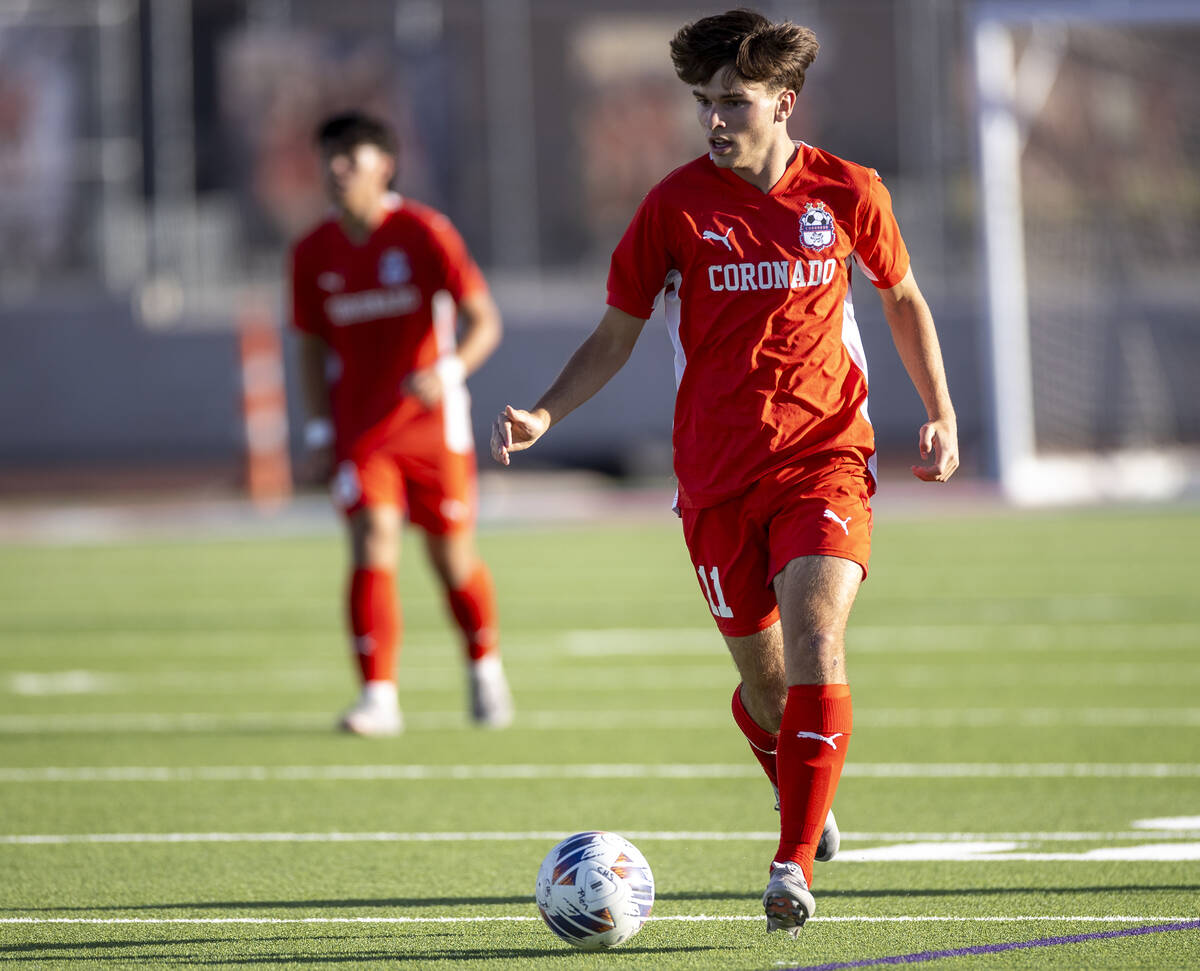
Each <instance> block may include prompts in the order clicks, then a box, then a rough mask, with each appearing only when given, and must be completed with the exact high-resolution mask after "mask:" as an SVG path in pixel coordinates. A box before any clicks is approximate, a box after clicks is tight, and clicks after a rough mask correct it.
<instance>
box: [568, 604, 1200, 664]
mask: <svg viewBox="0 0 1200 971" xmlns="http://www.w3.org/2000/svg"><path fill="white" fill-rule="evenodd" d="M1008 613H1009V612H1006V616H1007V615H1008ZM1148 632H1149V633H1150V634H1151V636H1153V637H1154V639H1155V640H1154V647H1155V648H1156V649H1162V648H1183V649H1189V648H1194V647H1195V645H1196V642H1197V639H1198V634H1200V624H1197V623H1196V622H1194V621H1186V620H1185V621H1164V622H1162V623H1155V622H1153V621H1149V622H1145V623H1142V622H1138V623H1112V622H1108V621H1104V620H1092V621H1064V622H1062V623H1044V624H1006V623H1004V622H1003V619H1002V618H1001V619H998V620H997V621H995V622H992V621H989V622H986V623H977V624H938V625H936V626H935V625H909V624H852V625H851V626H850V629H849V630H848V631H847V632H846V641H847V648H848V650H849V651H851V653H860V654H865V653H872V654H874V653H881V652H886V653H895V652H897V651H907V652H911V653H920V654H924V653H931V654H933V653H937V654H941V653H947V652H950V653H956V654H973V653H981V652H984V651H991V650H992V646H991V645H992V644H993V643H994V641H995V640H997V639H1003V641H1004V649H1005V652H1011V651H1038V652H1044V651H1046V650H1047V649H1052V650H1054V651H1080V650H1086V651H1088V652H1089V653H1090V652H1092V651H1096V650H1113V651H1125V650H1127V649H1128V648H1129V645H1130V644H1131V643H1140V642H1142V641H1144V640H1145V639H1146V637H1147V633H1148ZM981 633H983V634H984V635H985V636H984V637H983V638H981V637H980V634H981ZM1072 635H1076V636H1075V637H1072ZM561 638H562V640H561V643H562V645H563V649H564V650H565V652H566V653H567V654H568V655H569V656H572V657H619V656H628V655H633V656H645V657H667V656H676V655H686V656H697V657H703V656H708V655H711V654H712V653H713V651H714V650H715V649H719V648H720V642H719V640H717V635H716V631H715V630H714V629H713V628H711V627H694V628H667V629H662V630H658V629H655V628H648V627H617V628H611V629H580V630H568V631H564V632H563V633H562V634H561ZM714 644H716V645H717V647H716V648H714V646H713V645H714Z"/></svg>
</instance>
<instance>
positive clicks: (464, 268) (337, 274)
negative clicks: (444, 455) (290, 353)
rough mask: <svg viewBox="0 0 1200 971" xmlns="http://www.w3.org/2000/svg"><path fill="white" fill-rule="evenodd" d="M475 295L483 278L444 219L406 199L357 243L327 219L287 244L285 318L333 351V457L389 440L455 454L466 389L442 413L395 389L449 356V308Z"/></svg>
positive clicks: (451, 325)
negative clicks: (431, 440) (435, 441)
mask: <svg viewBox="0 0 1200 971" xmlns="http://www.w3.org/2000/svg"><path fill="white" fill-rule="evenodd" d="M481 292H486V283H485V282H484V279H483V275H482V274H481V273H480V271H479V268H478V267H477V266H476V265H475V262H474V261H473V260H472V259H471V257H470V255H469V254H468V252H467V249H466V246H465V244H464V243H463V241H462V238H461V237H460V236H459V234H458V233H457V231H456V230H455V229H454V227H453V226H452V225H451V224H450V221H449V220H448V219H446V217H445V216H443V215H442V214H441V213H438V212H436V211H435V210H433V209H430V208H428V207H426V206H422V205H420V204H419V203H414V202H411V201H409V200H407V199H406V200H402V201H400V200H397V205H396V207H395V208H394V209H392V210H391V211H390V212H389V213H388V215H387V216H386V218H385V219H384V221H383V222H382V223H381V224H380V225H379V227H377V228H376V229H375V230H374V232H372V233H371V235H370V236H369V237H368V238H367V239H366V240H365V241H364V242H362V243H361V244H360V243H356V242H354V241H352V240H351V239H350V238H349V237H348V236H347V235H346V234H345V232H343V230H342V228H341V226H340V225H339V224H338V222H337V221H336V220H333V219H331V220H328V221H326V222H324V223H321V224H320V225H319V226H317V227H316V228H315V229H314V230H312V232H310V233H309V234H308V235H307V236H305V237H304V238H303V239H301V240H300V241H299V242H298V243H296V245H295V246H294V247H293V250H292V320H293V323H294V324H295V326H296V327H297V329H299V330H301V331H303V332H305V333H308V334H312V335H314V336H316V337H319V338H321V340H323V341H324V342H325V343H326V344H327V345H328V346H329V349H330V351H331V353H332V355H333V359H334V360H333V366H332V374H331V383H330V405H331V409H332V414H333V421H334V427H335V429H336V440H337V449H338V452H339V454H340V455H342V456H345V455H348V454H350V453H351V452H352V451H361V450H362V449H364V448H365V449H369V448H372V447H377V446H378V445H380V444H382V443H384V442H387V441H393V440H394V439H395V438H396V437H397V436H402V437H417V438H421V437H428V436H435V437H439V438H444V439H445V440H446V441H447V442H448V443H449V442H452V443H453V444H454V445H455V446H457V447H456V448H455V450H462V449H461V446H462V440H463V435H462V430H461V429H460V428H458V427H457V426H458V424H461V408H460V407H459V398H460V397H461V395H460V394H459V392H460V391H461V392H462V394H465V391H462V389H448V391H449V392H450V393H449V394H448V400H449V401H452V402H453V407H452V408H451V409H450V410H449V412H448V411H447V409H445V408H444V407H443V406H439V407H437V408H435V409H432V410H430V409H427V408H425V407H424V406H423V405H421V404H420V402H418V401H417V400H416V399H415V398H412V397H411V396H408V395H406V394H404V392H403V390H402V386H403V382H404V379H405V378H406V377H407V376H408V375H409V374H411V373H412V372H413V371H414V370H417V369H422V368H428V367H432V366H433V365H434V364H435V363H436V361H437V360H438V358H439V357H441V356H443V355H446V354H449V353H452V352H453V350H454V326H455V316H456V314H455V311H454V307H455V306H456V305H457V304H458V303H459V302H461V301H462V300H463V299H464V298H466V297H469V296H471V295H473V294H477V293H481ZM451 412H452V414H451ZM447 419H453V421H451V422H450V423H448V422H447ZM451 425H453V428H451ZM423 426H428V428H424V430H422V429H423Z"/></svg>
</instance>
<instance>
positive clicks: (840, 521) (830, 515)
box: [822, 509, 854, 536]
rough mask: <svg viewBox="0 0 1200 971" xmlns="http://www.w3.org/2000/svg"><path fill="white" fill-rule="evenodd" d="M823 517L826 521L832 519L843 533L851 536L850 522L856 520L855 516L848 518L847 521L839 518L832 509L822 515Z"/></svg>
mask: <svg viewBox="0 0 1200 971" xmlns="http://www.w3.org/2000/svg"><path fill="white" fill-rule="evenodd" d="M822 515H823V516H824V517H825V518H826V519H832V520H833V521H834V522H835V523H837V524H838V525H839V526H841V527H842V532H843V533H845V534H846V535H847V536H849V535H850V520H851V519H853V518H854V517H853V516H847V517H846V518H845V519H843V518H842V517H841V516H839V515H838V514H837V513H835V512H834V511H833V510H832V509H826V510H825V512H824V513H822Z"/></svg>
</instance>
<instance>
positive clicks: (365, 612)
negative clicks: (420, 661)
mask: <svg viewBox="0 0 1200 971" xmlns="http://www.w3.org/2000/svg"><path fill="white" fill-rule="evenodd" d="M348 601H349V608H350V630H351V632H352V633H353V635H354V649H355V651H356V652H357V654H358V665H359V668H360V669H361V671H362V679H363V682H364V683H365V682H368V681H395V679H396V644H397V640H398V638H399V634H400V605H399V601H398V599H397V597H396V585H395V577H394V576H393V575H392V573H391V571H389V570H374V569H356V570H355V571H354V572H353V573H352V574H351V577H350V591H349V595H348Z"/></svg>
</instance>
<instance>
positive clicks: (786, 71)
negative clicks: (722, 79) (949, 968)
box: [671, 8, 821, 92]
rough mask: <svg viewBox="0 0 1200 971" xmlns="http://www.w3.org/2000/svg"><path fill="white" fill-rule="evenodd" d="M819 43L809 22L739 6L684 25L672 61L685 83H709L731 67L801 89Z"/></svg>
mask: <svg viewBox="0 0 1200 971" xmlns="http://www.w3.org/2000/svg"><path fill="white" fill-rule="evenodd" d="M820 46H821V45H820V44H818V43H817V35H816V34H814V33H813V32H812V31H811V30H809V29H808V28H807V27H801V26H800V25H799V24H793V23H790V22H789V21H783V22H782V23H778V24H776V23H772V22H771V21H770V20H768V19H767V18H766V17H764V16H763V15H762V14H760V13H758V12H757V11H754V10H747V9H745V8H739V9H737V10H730V11H728V12H727V13H722V14H716V15H714V16H712V17H704V18H703V19H701V20H697V21H696V22H695V23H691V24H685V25H684V26H683V27H681V28H680V29H679V32H678V33H676V35H675V36H674V38H672V40H671V62H672V63H673V64H674V65H675V73H676V74H677V75H679V79H680V80H681V81H683V82H684V83H686V84H707V83H708V82H709V81H710V80H711V79H712V77H713V76H714V75H715V74H716V73H717V72H718V71H720V70H722V69H726V70H732V71H733V72H735V73H736V74H737V75H739V76H740V77H742V78H745V79H746V80H747V81H751V82H757V83H761V84H766V85H767V87H769V88H771V89H772V90H782V89H790V90H792V91H797V92H798V91H799V90H800V89H801V88H802V87H804V73H805V71H807V70H808V67H809V65H810V64H812V62H813V59H814V58H815V57H816V56H817V50H818V49H819V48H820Z"/></svg>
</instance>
